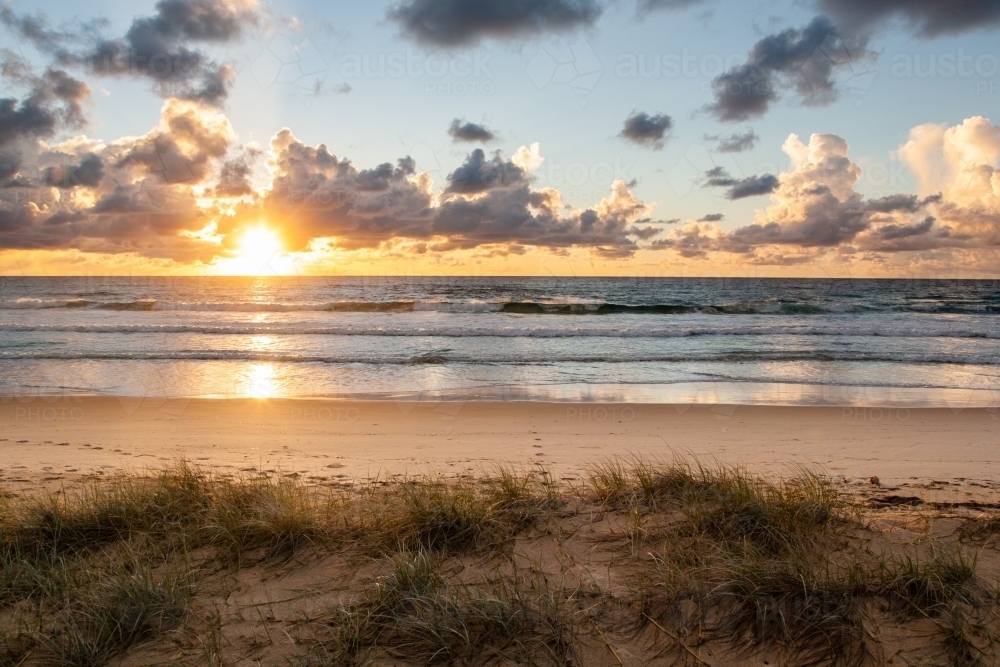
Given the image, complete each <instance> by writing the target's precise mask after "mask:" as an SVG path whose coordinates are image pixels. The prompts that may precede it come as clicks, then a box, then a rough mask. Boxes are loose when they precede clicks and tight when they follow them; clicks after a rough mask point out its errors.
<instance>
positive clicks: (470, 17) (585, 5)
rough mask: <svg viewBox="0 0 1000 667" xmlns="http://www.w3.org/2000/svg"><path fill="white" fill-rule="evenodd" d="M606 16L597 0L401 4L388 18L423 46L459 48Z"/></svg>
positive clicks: (413, 0)
mask: <svg viewBox="0 0 1000 667" xmlns="http://www.w3.org/2000/svg"><path fill="white" fill-rule="evenodd" d="M602 11H603V7H602V6H601V4H600V3H599V2H598V1H597V0H530V1H527V0H515V1H514V2H511V1H510V0H403V1H402V2H400V3H398V4H396V5H395V6H393V7H391V8H390V9H389V10H388V13H387V16H388V18H389V19H390V20H391V21H394V22H396V23H397V24H399V26H400V27H401V28H402V31H403V33H404V34H405V35H407V36H409V37H412V38H413V39H416V40H417V41H419V42H423V43H425V44H429V45H432V46H444V47H456V46H463V45H467V44H472V43H475V42H477V41H479V40H480V39H482V38H484V37H494V38H515V37H523V36H527V35H533V34H539V33H543V32H558V31H562V30H571V29H574V28H580V27H586V26H590V25H593V24H594V22H595V21H597V19H598V18H599V17H600V15H601V13H602Z"/></svg>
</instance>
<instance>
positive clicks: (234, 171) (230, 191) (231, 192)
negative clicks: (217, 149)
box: [212, 148, 261, 197]
mask: <svg viewBox="0 0 1000 667" xmlns="http://www.w3.org/2000/svg"><path fill="white" fill-rule="evenodd" d="M260 156H261V151H259V150H257V149H255V148H250V149H247V150H246V151H245V152H244V153H243V154H242V155H239V156H237V157H234V158H232V159H230V160H226V161H225V162H223V163H222V167H221V168H220V169H219V183H218V185H216V186H215V188H214V189H213V190H212V193H213V194H214V195H215V196H216V197H245V196H248V195H252V194H254V192H255V190H254V188H253V185H252V184H251V183H250V177H251V176H252V175H253V168H254V165H253V163H254V162H255V161H256V160H257V158H259V157H260Z"/></svg>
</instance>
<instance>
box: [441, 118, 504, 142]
mask: <svg viewBox="0 0 1000 667" xmlns="http://www.w3.org/2000/svg"><path fill="white" fill-rule="evenodd" d="M448 134H449V135H451V140H452V141H456V142H457V141H470V142H477V143H487V142H490V141H493V140H494V139H496V134H494V133H493V131H492V130H489V129H487V128H486V127H484V126H482V125H478V124H476V123H469V122H465V121H461V120H459V119H458V118H456V119H455V120H453V121H451V125H450V126H449V127H448Z"/></svg>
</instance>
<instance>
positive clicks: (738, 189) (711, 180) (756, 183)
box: [704, 167, 779, 199]
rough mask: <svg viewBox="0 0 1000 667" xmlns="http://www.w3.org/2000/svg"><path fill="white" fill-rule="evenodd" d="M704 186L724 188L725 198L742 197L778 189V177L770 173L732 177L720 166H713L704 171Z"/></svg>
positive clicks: (768, 192)
mask: <svg viewBox="0 0 1000 667" xmlns="http://www.w3.org/2000/svg"><path fill="white" fill-rule="evenodd" d="M705 177H706V180H705V185H704V187H706V188H726V199H744V198H746V197H755V196H757V195H766V194H770V193H772V192H774V191H775V190H777V189H778V185H779V182H778V177H777V176H774V175H772V174H763V175H761V176H748V177H746V178H733V177H732V176H730V175H729V173H728V172H727V171H726V170H725V169H723V168H722V167H715V168H714V169H709V170H708V171H707V172H705Z"/></svg>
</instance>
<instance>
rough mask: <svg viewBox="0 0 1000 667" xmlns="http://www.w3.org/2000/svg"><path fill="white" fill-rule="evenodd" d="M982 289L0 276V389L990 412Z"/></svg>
mask: <svg viewBox="0 0 1000 667" xmlns="http://www.w3.org/2000/svg"><path fill="white" fill-rule="evenodd" d="M998 324H1000V282H998V281H946V280H933V281H924V280H807V279H797V280H791V279H683V278H676V279H675V278H662V279H660V278H642V279H639V278H466V277H463V278H409V277H408V278H402V277H379V278H364V277H356V278H319V277H316V278H311V277H310V278H298V277H296V278H278V277H267V278H236V277H189V278H167V277H162V278H159V277H158V278H152V277H134V278H110V277H107V278H95V277H87V278H12V277H6V278H0V395H2V396H3V397H5V399H6V400H12V399H15V398H16V399H22V400H23V399H25V398H31V397H35V396H60V395H67V394H107V395H118V396H132V397H135V396H166V397H181V396H192V397H193V396H220V397H221V396H226V397H234V396H242V397H259V398H264V397H305V396H344V397H353V398H364V397H371V398H385V397H400V396H412V395H420V396H428V397H438V398H456V397H462V398H464V399H467V398H483V399H491V400H493V399H495V400H519V399H528V400H600V401H638V402H643V401H646V402H674V401H677V402H685V401H687V402H691V401H696V402H719V403H725V402H732V403H748V404H803V403H805V404H814V403H820V404H822V403H825V404H856V403H888V404H898V405H942V406H957V407H964V406H973V405H987V406H991V405H992V406H995V405H996V401H997V397H998V396H1000V326H998Z"/></svg>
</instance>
